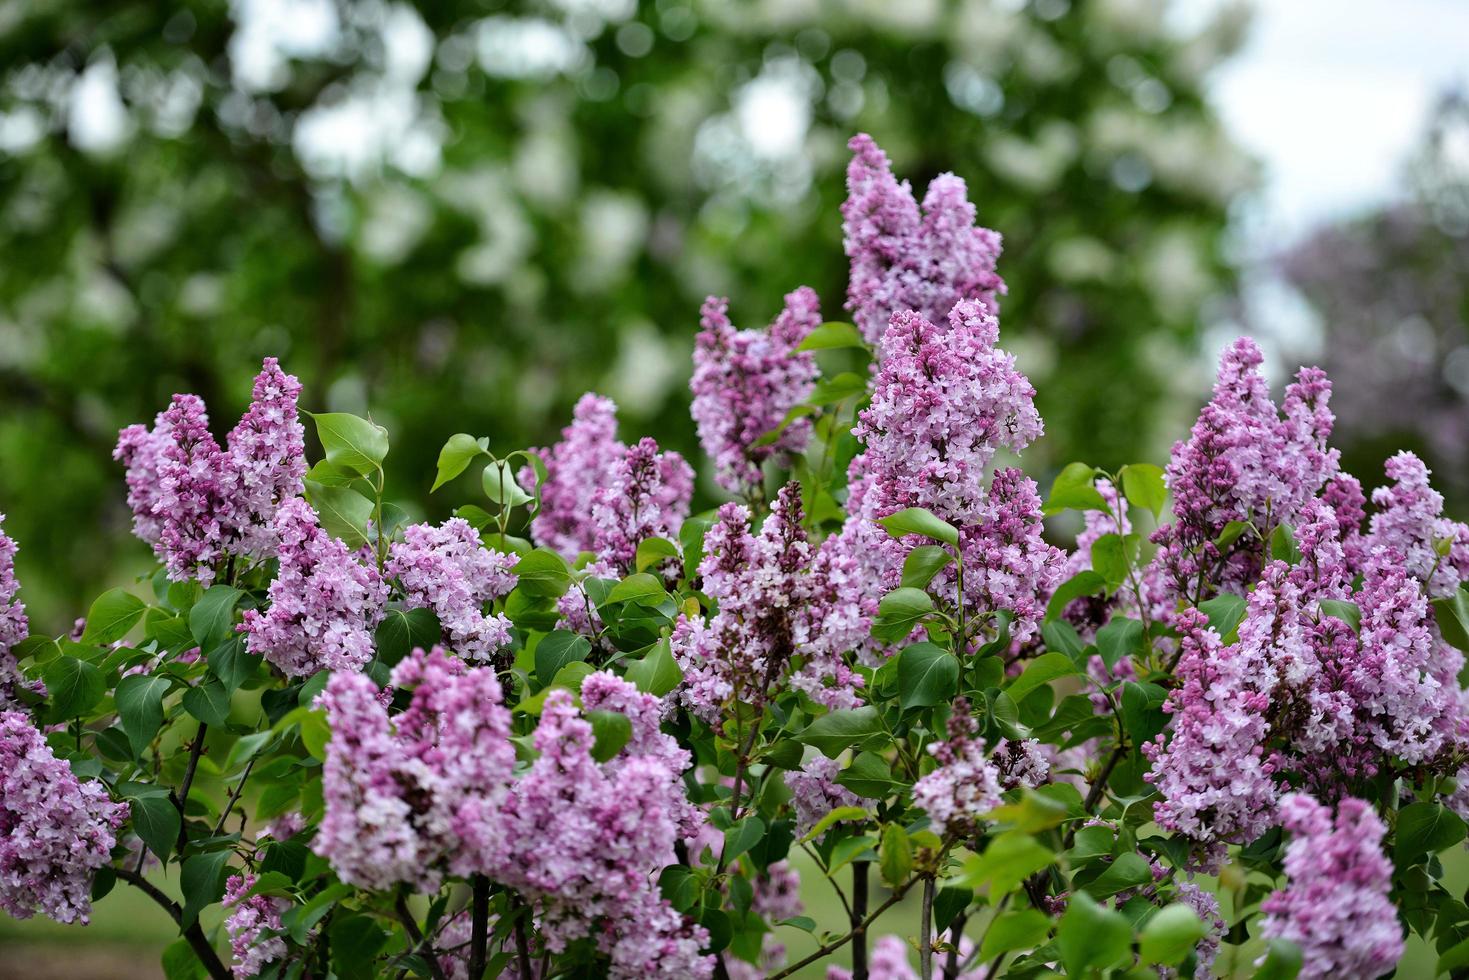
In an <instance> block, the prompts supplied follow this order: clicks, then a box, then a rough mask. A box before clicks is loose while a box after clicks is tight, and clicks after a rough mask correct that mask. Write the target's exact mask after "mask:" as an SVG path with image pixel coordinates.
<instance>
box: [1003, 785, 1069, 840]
mask: <svg viewBox="0 0 1469 980" xmlns="http://www.w3.org/2000/svg"><path fill="white" fill-rule="evenodd" d="M1068 812H1069V810H1068V808H1067V805H1066V804H1065V803H1063V802H1061V801H1060V800H1057V799H1052V798H1051V797H1049V796H1044V795H1042V794H1040V793H1038V792H1035V791H1033V790H1028V789H1027V790H1025V791H1024V795H1022V796H1021V797H1020V801H1019V802H1018V803H1006V804H1005V805H1003V806H999V807H996V808H995V809H994V810H993V811H992V812H991V814H990V816H991V818H993V819H994V820H996V821H997V822H1000V823H1005V824H1009V825H1010V826H1011V828H1013V829H1015V830H1021V831H1024V832H1025V833H1027V834H1034V833H1039V832H1040V831H1042V830H1049V829H1050V828H1052V827H1055V826H1057V825H1059V824H1060V823H1061V821H1063V820H1065V819H1066V816H1067V813H1068Z"/></svg>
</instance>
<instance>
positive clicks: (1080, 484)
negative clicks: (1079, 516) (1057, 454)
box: [1041, 463, 1107, 516]
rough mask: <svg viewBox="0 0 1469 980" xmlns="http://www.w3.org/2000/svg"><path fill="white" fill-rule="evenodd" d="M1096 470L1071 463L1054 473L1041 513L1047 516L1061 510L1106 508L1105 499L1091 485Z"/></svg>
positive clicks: (1083, 464) (1082, 464)
mask: <svg viewBox="0 0 1469 980" xmlns="http://www.w3.org/2000/svg"><path fill="white" fill-rule="evenodd" d="M1096 475H1097V470H1096V467H1094V466H1088V465H1087V464H1085V463H1071V464H1069V465H1068V466H1067V467H1066V468H1065V469H1063V470H1062V471H1061V472H1060V473H1058V474H1056V482H1054V483H1052V484H1051V495H1050V496H1049V497H1047V498H1046V502H1045V505H1044V506H1043V507H1042V508H1041V513H1043V514H1046V515H1047V516H1049V515H1051V514H1059V513H1061V511H1063V510H1068V509H1070V510H1106V509H1107V500H1106V498H1104V497H1103V496H1102V495H1101V494H1100V493H1098V492H1097V488H1096V487H1094V486H1092V480H1093V479H1095V478H1096Z"/></svg>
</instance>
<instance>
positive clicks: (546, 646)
mask: <svg viewBox="0 0 1469 980" xmlns="http://www.w3.org/2000/svg"><path fill="white" fill-rule="evenodd" d="M591 652H592V641H591V640H589V639H587V638H586V637H585V636H582V635H581V634H579V633H573V632H571V630H555V631H553V632H551V633H547V634H546V635H545V636H543V637H541V642H539V643H537V644H536V657H535V659H536V677H537V678H538V679H539V680H540V682H541V683H542V684H547V683H549V682H550V680H551V678H553V677H555V676H556V673H557V671H559V670H560V669H561V668H562V667H565V666H566V665H567V664H569V663H575V662H576V661H578V660H585V659H587V656H588V655H589V654H590V653H591Z"/></svg>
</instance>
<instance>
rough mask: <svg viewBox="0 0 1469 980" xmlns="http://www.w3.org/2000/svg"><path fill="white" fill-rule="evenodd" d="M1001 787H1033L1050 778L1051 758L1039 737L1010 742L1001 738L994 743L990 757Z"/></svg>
mask: <svg viewBox="0 0 1469 980" xmlns="http://www.w3.org/2000/svg"><path fill="white" fill-rule="evenodd" d="M991 761H992V762H993V763H994V766H995V770H996V772H997V774H998V777H999V781H1000V787H1001V788H1002V789H1015V788H1016V787H1019V786H1024V787H1027V788H1028V789H1035V788H1036V787H1037V786H1039V785H1041V784H1042V783H1044V782H1045V781H1046V780H1048V779H1050V778H1051V760H1050V759H1048V758H1047V757H1046V747H1045V746H1044V745H1042V744H1041V743H1040V740H1039V739H1034V738H1025V739H1021V740H1019V741H1016V742H1012V741H1010V740H1009V739H1007V738H1002V739H1000V740H999V742H997V743H995V751H994V755H993V757H992V759H991Z"/></svg>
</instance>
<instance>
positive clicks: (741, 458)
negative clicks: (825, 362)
mask: <svg viewBox="0 0 1469 980" xmlns="http://www.w3.org/2000/svg"><path fill="white" fill-rule="evenodd" d="M700 324H701V325H702V327H703V329H702V330H701V331H700V332H699V335H698V336H697V337H696V338H695V340H694V373H693V376H692V378H690V380H689V390H690V391H692V392H693V394H694V400H693V404H692V406H691V407H690V414H691V415H692V416H693V419H694V424H695V425H696V426H697V428H698V430H699V442H700V443H701V444H702V445H703V447H704V452H705V453H706V454H707V455H708V456H709V458H710V459H711V460H712V461H713V463H714V479H715V482H717V483H718V484H719V485H720V486H721V487H723V488H724V489H726V490H728V491H729V492H730V493H733V494H740V495H746V496H748V495H751V494H753V493H755V492H756V491H758V490H759V489H760V486H761V481H762V475H761V469H760V467H761V464H762V463H764V462H765V461H766V460H767V459H770V458H772V457H776V456H779V455H781V454H788V453H798V452H800V451H801V450H803V449H805V447H806V441H807V440H808V439H809V438H810V436H811V421H810V420H809V419H804V418H802V419H796V420H795V421H793V422H792V423H791V424H790V425H788V426H786V428H785V430H784V431H783V432H782V433H781V434H780V437H779V438H778V439H776V440H775V441H774V442H772V443H768V444H766V445H763V446H762V445H757V443H758V442H759V440H760V437H761V436H763V435H765V434H766V433H767V432H771V431H773V430H774V429H775V428H776V427H778V426H779V425H780V423H781V421H782V420H783V419H784V418H785V416H786V413H787V412H788V411H790V409H792V408H793V407H795V406H796V405H798V404H800V403H801V402H802V401H804V400H805V399H806V397H807V396H808V395H810V394H811V389H812V388H813V387H814V386H815V384H816V377H817V374H818V373H819V372H818V370H817V366H816V358H815V355H813V354H811V353H809V352H798V351H797V350H796V348H797V347H798V346H800V344H801V341H803V340H805V339H806V337H807V336H808V335H809V334H810V333H811V331H813V330H815V329H816V328H817V327H819V326H820V325H821V308H820V304H819V301H818V300H817V298H816V293H815V292H813V291H812V290H810V289H808V288H806V287H804V286H803V287H801V288H800V289H798V290H796V291H795V292H793V293H790V294H788V295H787V296H786V298H785V309H784V310H782V311H781V314H780V316H778V317H776V318H775V322H774V323H772V324H771V325H770V329H769V330H736V329H735V328H734V325H733V324H732V323H730V321H729V315H728V301H727V300H722V299H715V298H714V297H712V296H711V297H709V299H707V300H705V301H704V309H703V311H702V314H701V318H700Z"/></svg>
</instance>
